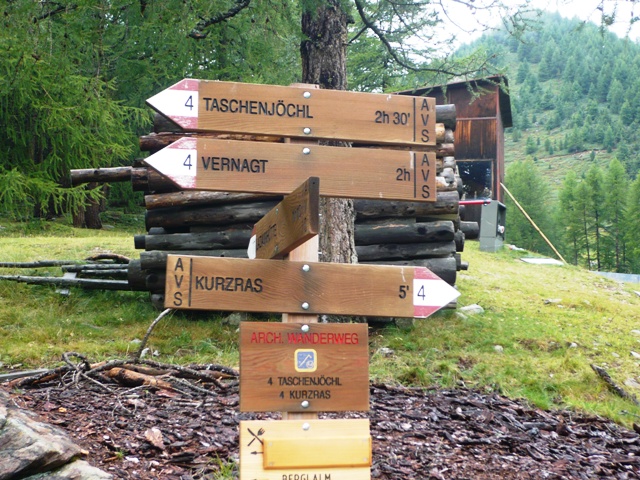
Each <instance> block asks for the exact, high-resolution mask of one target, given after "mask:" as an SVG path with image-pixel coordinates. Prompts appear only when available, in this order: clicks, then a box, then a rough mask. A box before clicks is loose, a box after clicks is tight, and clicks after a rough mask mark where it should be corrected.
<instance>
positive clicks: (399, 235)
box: [355, 219, 454, 246]
mask: <svg viewBox="0 0 640 480" xmlns="http://www.w3.org/2000/svg"><path fill="white" fill-rule="evenodd" d="M453 239H454V229H453V222H450V221H440V222H430V223H416V222H415V220H413V219H411V221H410V222H408V223H407V222H402V221H398V220H397V219H391V220H382V221H377V222H375V223H357V224H356V230H355V242H356V245H363V246H364V245H377V244H378V245H379V244H386V243H432V242H447V241H451V240H453Z"/></svg>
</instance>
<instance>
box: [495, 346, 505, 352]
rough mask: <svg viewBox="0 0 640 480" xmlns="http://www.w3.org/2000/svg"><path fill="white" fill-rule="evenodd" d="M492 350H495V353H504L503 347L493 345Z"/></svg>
mask: <svg viewBox="0 0 640 480" xmlns="http://www.w3.org/2000/svg"><path fill="white" fill-rule="evenodd" d="M493 349H494V350H495V352H496V353H502V352H504V347H503V346H502V345H494V346H493Z"/></svg>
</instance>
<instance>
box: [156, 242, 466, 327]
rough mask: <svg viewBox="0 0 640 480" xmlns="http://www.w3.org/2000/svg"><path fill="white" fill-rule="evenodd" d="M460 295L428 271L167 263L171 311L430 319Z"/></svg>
mask: <svg viewBox="0 0 640 480" xmlns="http://www.w3.org/2000/svg"><path fill="white" fill-rule="evenodd" d="M458 295H459V293H458V291H457V290H456V289H455V288H453V287H451V286H450V285H449V284H448V283H446V282H445V281H443V280H441V279H440V278H439V277H438V276H437V275H435V274H434V273H433V272H431V271H430V270H428V269H427V268H425V267H410V266H406V267H405V266H385V265H357V264H341V263H305V262H293V261H275V260H260V259H254V260H250V259H240V258H219V257H198V256H188V255H169V256H168V258H167V281H166V290H165V307H166V308H175V309H197V310H231V311H236V312H243V311H244V312H276V313H294V314H334V315H365V316H380V317H414V318H426V317H428V316H429V315H431V314H432V313H434V312H435V311H437V310H439V309H440V308H442V307H444V306H446V305H447V304H448V303H449V302H451V301H453V300H455V299H456V298H457V297H458Z"/></svg>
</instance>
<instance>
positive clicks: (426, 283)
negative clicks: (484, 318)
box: [413, 267, 460, 318]
mask: <svg viewBox="0 0 640 480" xmlns="http://www.w3.org/2000/svg"><path fill="white" fill-rule="evenodd" d="M459 296H460V292H459V291H458V290H456V289H455V288H453V287H452V286H451V285H449V284H448V283H447V282H445V281H444V280H442V279H441V278H440V277H439V276H437V275H436V274H435V273H433V272H432V271H431V270H429V269H428V268H425V267H415V270H414V276H413V316H414V318H426V317H428V316H429V315H431V314H433V313H435V312H437V311H438V310H440V309H441V308H443V307H446V306H447V305H448V304H449V303H451V302H452V301H454V300H455V299H456V298H458V297H459Z"/></svg>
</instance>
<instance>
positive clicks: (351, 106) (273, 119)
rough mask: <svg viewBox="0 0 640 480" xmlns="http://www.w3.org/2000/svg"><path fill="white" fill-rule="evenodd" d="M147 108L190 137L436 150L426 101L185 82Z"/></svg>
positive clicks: (432, 102)
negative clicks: (204, 134) (209, 134)
mask: <svg viewBox="0 0 640 480" xmlns="http://www.w3.org/2000/svg"><path fill="white" fill-rule="evenodd" d="M147 103H148V104H149V105H150V106H151V107H152V108H154V109H155V110H157V111H158V112H160V113H161V114H163V115H165V116H166V117H168V118H170V119H171V120H173V121H174V122H175V123H177V124H178V125H179V126H181V127H182V128H183V129H185V130H191V131H214V132H231V133H250V134H263V135H280V136H285V137H293V138H296V137H297V138H316V139H317V138H325V139H335V140H347V141H366V142H375V143H385V144H403V145H404V144H411V145H423V146H424V145H431V146H432V145H435V144H436V142H435V139H436V134H435V117H436V110H435V99H433V98H427V97H410V96H406V95H389V94H380V93H359V92H345V91H340V90H321V89H305V88H300V87H282V86H277V85H257V84H250V83H234V82H217V81H207V80H196V79H185V80H182V81H180V82H178V83H176V84H175V85H173V86H171V87H169V88H168V89H166V90H163V91H162V92H160V93H158V94H157V95H155V96H153V97H151V98H149V99H148V100H147ZM323 180H324V178H323Z"/></svg>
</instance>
